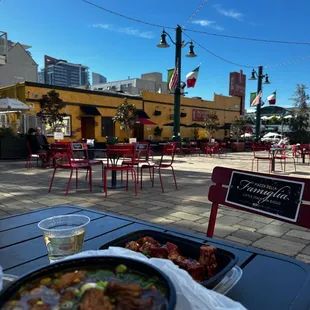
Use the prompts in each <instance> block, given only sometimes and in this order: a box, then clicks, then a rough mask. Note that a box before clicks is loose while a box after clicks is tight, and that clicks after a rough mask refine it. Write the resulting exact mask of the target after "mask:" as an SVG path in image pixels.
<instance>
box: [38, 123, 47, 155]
mask: <svg viewBox="0 0 310 310" xmlns="http://www.w3.org/2000/svg"><path fill="white" fill-rule="evenodd" d="M36 134H37V140H38V141H39V143H40V145H41V146H42V148H43V149H45V150H49V143H48V141H47V138H46V137H45V136H44V135H43V134H42V130H41V128H40V127H37V129H36Z"/></svg>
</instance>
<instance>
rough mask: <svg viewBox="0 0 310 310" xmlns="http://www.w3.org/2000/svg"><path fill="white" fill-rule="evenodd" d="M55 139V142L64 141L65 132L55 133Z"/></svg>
mask: <svg viewBox="0 0 310 310" xmlns="http://www.w3.org/2000/svg"><path fill="white" fill-rule="evenodd" d="M54 139H55V140H63V139H64V134H63V132H54Z"/></svg>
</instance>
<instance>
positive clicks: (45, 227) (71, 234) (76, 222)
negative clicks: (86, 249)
mask: <svg viewBox="0 0 310 310" xmlns="http://www.w3.org/2000/svg"><path fill="white" fill-rule="evenodd" d="M89 222H90V218H89V217H88V216H85V215H77V214H69V215H59V216H53V217H49V218H47V219H45V220H42V221H41V222H40V223H39V224H38V227H39V228H40V229H41V230H42V233H43V238H44V242H45V245H46V248H47V253H48V258H49V260H50V262H51V263H53V262H55V261H57V260H60V259H63V258H65V257H67V256H70V255H74V254H77V253H79V252H81V251H82V249H83V243H84V236H85V229H86V225H87V224H88V223H89Z"/></svg>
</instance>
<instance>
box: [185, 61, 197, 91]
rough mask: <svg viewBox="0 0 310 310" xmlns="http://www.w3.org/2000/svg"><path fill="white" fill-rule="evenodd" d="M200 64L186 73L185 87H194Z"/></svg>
mask: <svg viewBox="0 0 310 310" xmlns="http://www.w3.org/2000/svg"><path fill="white" fill-rule="evenodd" d="M199 69H200V65H199V66H198V67H197V68H195V69H194V70H193V71H191V72H190V73H188V74H186V82H187V87H188V88H190V87H195V84H196V81H197V78H198V73H199Z"/></svg>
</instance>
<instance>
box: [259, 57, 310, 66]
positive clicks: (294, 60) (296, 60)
mask: <svg viewBox="0 0 310 310" xmlns="http://www.w3.org/2000/svg"><path fill="white" fill-rule="evenodd" d="M303 60H310V56H304V57H299V58H295V59H293V60H289V61H285V62H282V63H278V64H274V65H265V66H264V67H265V68H275V67H281V66H286V65H290V64H293V63H295V62H298V61H303Z"/></svg>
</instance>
